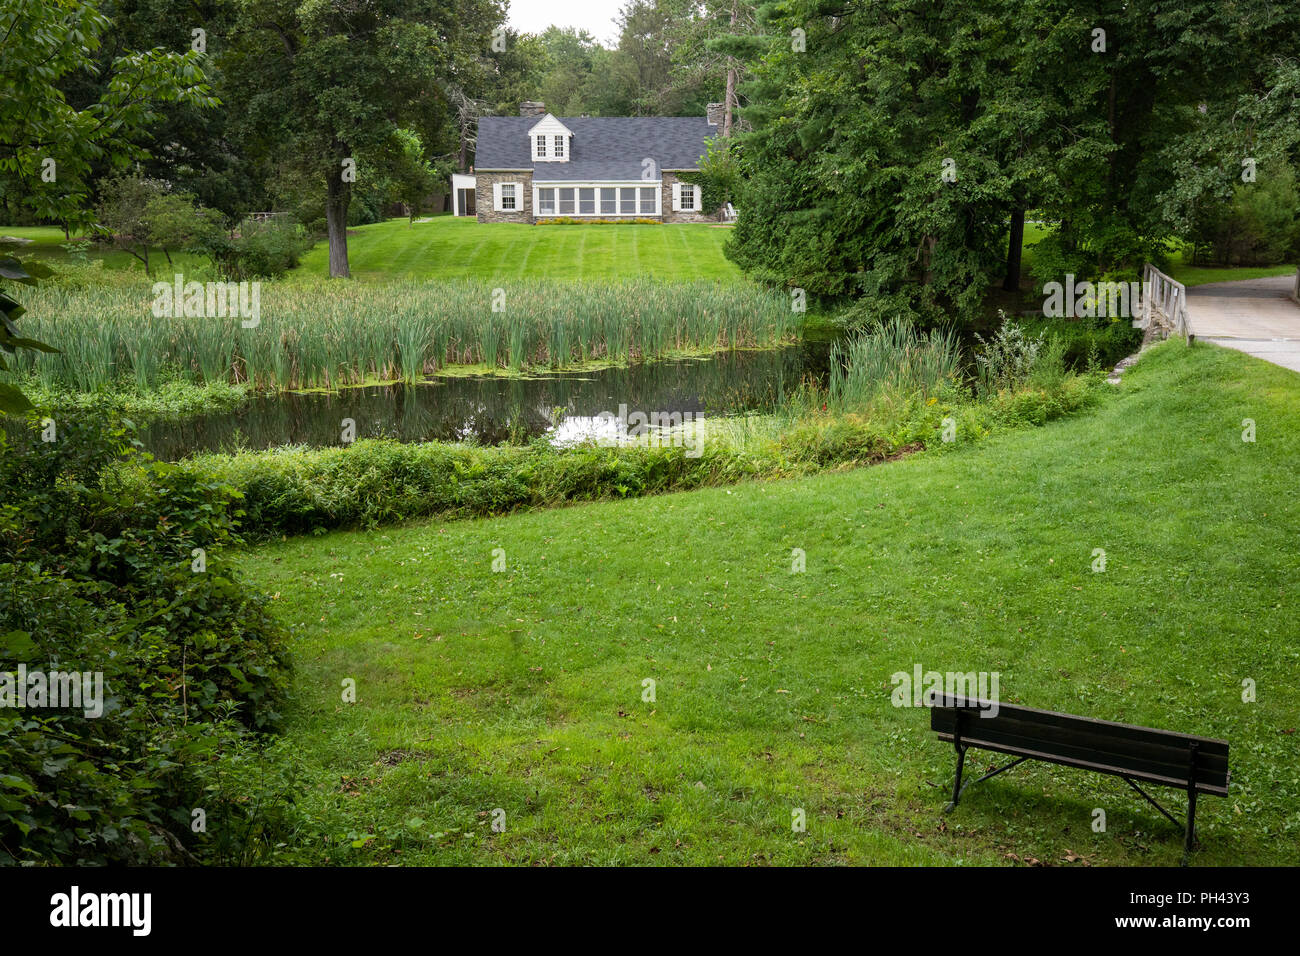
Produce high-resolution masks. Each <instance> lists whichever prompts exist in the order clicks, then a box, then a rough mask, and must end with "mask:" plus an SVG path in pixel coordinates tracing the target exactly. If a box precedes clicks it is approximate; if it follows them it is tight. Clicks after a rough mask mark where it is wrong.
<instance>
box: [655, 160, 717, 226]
mask: <svg viewBox="0 0 1300 956" xmlns="http://www.w3.org/2000/svg"><path fill="white" fill-rule="evenodd" d="M678 182H681V178H680V177H679V176H678V175H677V174H676V173H669V172H665V173H664V174H663V186H662V192H661V194H660V196H659V204H660V208H661V209H662V210H663V212H664V222H717V218H716V217H715V216H712V215H709V213H710V212H711V211H712V210H701V211H700V212H673V184H674V183H678ZM695 188H696V189H699V188H700V187H699V186H696V187H695Z"/></svg>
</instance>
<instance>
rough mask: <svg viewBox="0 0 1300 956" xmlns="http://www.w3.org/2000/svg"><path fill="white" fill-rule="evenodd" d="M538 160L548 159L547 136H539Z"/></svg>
mask: <svg viewBox="0 0 1300 956" xmlns="http://www.w3.org/2000/svg"><path fill="white" fill-rule="evenodd" d="M537 158H538V159H545V158H546V136H545V135H539V136H538V137H537Z"/></svg>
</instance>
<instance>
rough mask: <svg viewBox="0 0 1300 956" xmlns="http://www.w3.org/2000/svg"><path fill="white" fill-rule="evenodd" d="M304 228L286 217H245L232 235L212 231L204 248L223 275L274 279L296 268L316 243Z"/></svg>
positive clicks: (245, 278) (235, 278)
mask: <svg viewBox="0 0 1300 956" xmlns="http://www.w3.org/2000/svg"><path fill="white" fill-rule="evenodd" d="M313 244H314V243H313V241H312V239H311V237H310V236H308V235H307V232H306V230H305V229H303V227H302V226H300V225H298V224H297V223H296V222H293V221H292V220H289V219H287V218H283V217H277V218H273V219H268V220H266V221H264V222H254V221H253V220H251V219H250V220H245V221H244V222H243V223H242V224H241V225H240V227H239V231H238V232H237V233H235V234H233V235H231V234H229V233H226V232H224V231H223V232H213V233H210V234H209V235H208V236H207V238H206V240H205V241H204V243H203V246H202V248H203V251H204V253H205V254H206V255H208V256H210V257H211V258H212V260H213V262H214V263H215V264H216V266H217V268H218V270H219V271H220V273H221V275H223V276H224V277H226V278H229V279H232V280H235V281H244V280H250V279H273V278H277V277H279V276H282V275H284V274H285V273H286V272H288V271H289V270H290V269H293V268H295V267H296V266H297V265H298V262H299V260H301V258H302V256H303V254H304V253H306V252H307V250H308V249H310V248H311V247H312V245H313Z"/></svg>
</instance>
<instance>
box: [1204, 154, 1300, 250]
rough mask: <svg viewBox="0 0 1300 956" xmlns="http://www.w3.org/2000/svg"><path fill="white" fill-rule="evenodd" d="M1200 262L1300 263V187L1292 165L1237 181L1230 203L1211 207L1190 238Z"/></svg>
mask: <svg viewBox="0 0 1300 956" xmlns="http://www.w3.org/2000/svg"><path fill="white" fill-rule="evenodd" d="M1190 238H1191V240H1192V242H1193V243H1194V244H1195V247H1196V256H1195V262H1196V263H1198V264H1205V263H1209V264H1214V265H1230V266H1267V265H1276V264H1278V263H1283V262H1297V261H1300V189H1297V188H1296V176H1295V172H1294V170H1292V169H1291V167H1290V166H1280V167H1277V168H1275V169H1271V170H1268V171H1267V172H1261V173H1260V176H1259V179H1258V180H1257V181H1256V182H1253V183H1238V184H1237V185H1236V186H1235V187H1234V188H1233V191H1232V198H1231V200H1229V201H1224V202H1218V203H1211V204H1208V205H1207V208H1206V209H1205V210H1204V212H1203V213H1202V214H1201V216H1199V217H1198V219H1197V223H1196V227H1195V229H1194V230H1193V232H1192V234H1191V236H1190Z"/></svg>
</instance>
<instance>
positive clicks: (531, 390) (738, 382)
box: [141, 345, 825, 460]
mask: <svg viewBox="0 0 1300 956" xmlns="http://www.w3.org/2000/svg"><path fill="white" fill-rule="evenodd" d="M824 351H825V350H824V348H819V347H818V346H815V345H814V346H809V347H792V348H785V349H777V350H767V351H755V352H724V353H720V354H718V355H716V356H714V357H711V358H709V359H690V360H680V361H670V362H656V363H652V364H647V365H638V366H634V367H632V368H615V369H605V370H601V371H598V372H586V373H581V374H565V375H554V376H545V377H539V378H532V379H518V378H503V377H480V378H440V379H438V380H437V381H436V382H432V383H429V384H421V385H415V386H407V387H403V386H391V387H374V388H355V389H345V390H343V391H341V392H337V393H332V394H281V395H275V396H265V397H261V398H257V399H255V400H253V401H252V402H251V403H249V404H248V405H246V406H244V407H243V408H240V409H238V410H236V411H233V412H221V413H214V414H211V415H203V416H198V417H195V418H190V419H187V420H185V421H183V422H156V423H153V424H151V425H149V426H147V427H146V428H145V429H144V433H143V435H142V436H141V437H142V440H143V442H144V444H145V447H146V448H148V449H149V451H151V452H153V453H154V454H155V455H157V456H158V457H159V458H163V459H167V460H175V459H177V458H181V457H183V456H185V455H187V454H190V453H193V452H196V451H233V450H235V449H237V448H250V449H264V448H272V447H275V446H277V445H286V444H303V445H310V446H316V447H321V446H327V445H338V444H341V440H340V436H341V433H342V431H343V427H344V426H343V421H344V419H352V421H353V422H354V423H355V432H356V437H357V438H381V437H382V438H395V439H397V440H399V441H406V442H415V441H435V440H436V441H462V440H468V439H474V440H477V441H479V442H482V443H484V444H499V443H502V442H511V441H514V442H518V441H523V440H526V439H528V438H532V437H535V436H537V435H541V434H545V433H547V432H551V433H552V434H555V435H557V436H558V437H559V438H560V439H561V440H563V441H565V442H569V441H580V440H584V439H585V438H588V437H591V438H597V437H599V435H600V433H601V429H611V428H616V427H617V426H614V425H612V424H611V423H610V422H609V421H608V419H603V418H602V417H601V413H603V412H608V413H609V414H610V415H612V416H617V415H618V413H619V407H620V405H626V406H627V408H629V409H633V410H640V411H642V412H645V413H652V412H656V413H664V414H669V415H671V414H674V413H676V414H685V413H690V414H691V416H692V417H701V416H702V417H706V418H707V417H710V416H716V415H725V414H729V413H734V412H739V411H749V410H753V409H762V408H769V407H772V406H773V405H775V404H777V403H779V402H780V401H782V399H783V397H784V395H785V394H786V393H787V392H789V391H791V390H793V389H794V388H795V387H797V385H798V383H799V381H800V379H801V378H802V377H803V376H804V375H805V374H812V375H817V376H820V375H822V374H824V368H825V355H824ZM584 429H586V431H584Z"/></svg>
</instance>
